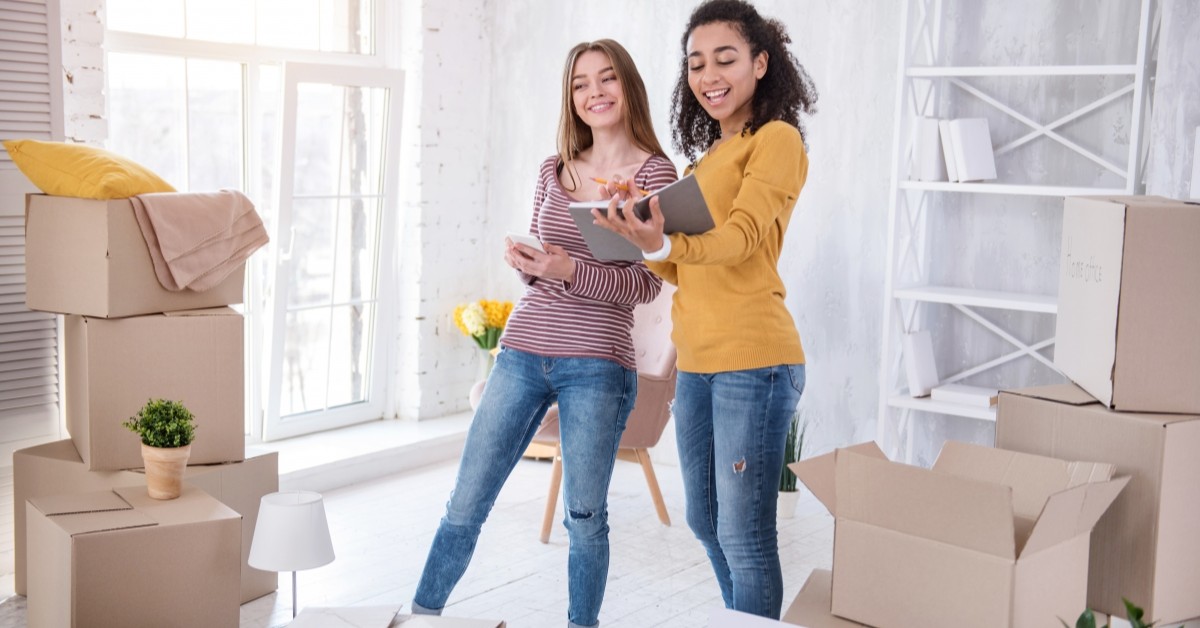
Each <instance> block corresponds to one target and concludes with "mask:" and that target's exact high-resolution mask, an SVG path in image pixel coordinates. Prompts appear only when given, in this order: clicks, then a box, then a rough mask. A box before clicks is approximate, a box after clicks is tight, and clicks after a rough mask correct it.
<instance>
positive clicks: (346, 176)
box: [340, 87, 388, 195]
mask: <svg viewBox="0 0 1200 628" xmlns="http://www.w3.org/2000/svg"><path fill="white" fill-rule="evenodd" d="M344 96H345V112H346V114H345V116H346V118H345V123H344V128H345V136H344V138H343V145H344V147H345V148H344V154H345V157H344V158H343V159H344V161H345V162H346V163H345V164H344V168H343V170H342V177H341V179H342V180H341V187H340V190H341V191H342V193H343V194H354V195H362V194H379V193H382V191H383V179H382V176H383V173H382V172H381V171H380V162H381V161H382V160H383V148H384V145H383V136H384V134H385V133H386V128H385V127H386V121H387V107H388V103H387V90H385V89H381V88H362V87H348V88H345V93H344Z"/></svg>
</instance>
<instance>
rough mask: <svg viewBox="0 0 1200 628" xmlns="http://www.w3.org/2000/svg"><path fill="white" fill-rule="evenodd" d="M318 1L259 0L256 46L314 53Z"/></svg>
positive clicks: (318, 41) (317, 37) (316, 46)
mask: <svg viewBox="0 0 1200 628" xmlns="http://www.w3.org/2000/svg"><path fill="white" fill-rule="evenodd" d="M320 18H321V12H320V4H319V0H259V2H258V45H260V46H275V47H279V48H299V49H301V50H318V49H319V47H320V45H321V38H320V32H321V29H320Z"/></svg>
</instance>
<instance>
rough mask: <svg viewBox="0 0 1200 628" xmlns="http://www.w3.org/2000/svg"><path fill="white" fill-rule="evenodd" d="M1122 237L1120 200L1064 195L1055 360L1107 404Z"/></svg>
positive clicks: (1111, 385) (1109, 388)
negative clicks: (1065, 196)
mask: <svg viewBox="0 0 1200 628" xmlns="http://www.w3.org/2000/svg"><path fill="white" fill-rule="evenodd" d="M1124 241H1125V205H1124V203H1123V202H1121V201H1115V202H1114V201H1112V200H1110V199H1104V198H1100V199H1095V198H1093V199H1088V198H1080V197H1067V198H1066V200H1065V201H1064V203H1063V222H1062V249H1061V250H1062V263H1061V264H1060V265H1059V273H1058V316H1057V317H1056V318H1055V344H1054V364H1055V366H1057V367H1058V368H1059V369H1060V370H1061V371H1062V372H1063V373H1065V374H1066V375H1067V377H1069V378H1071V381H1074V382H1075V383H1077V384H1079V385H1080V386H1081V387H1082V388H1083V389H1084V390H1087V391H1088V392H1089V393H1091V394H1092V395H1093V396H1094V397H1096V398H1098V399H1099V400H1100V401H1101V402H1102V403H1104V404H1105V405H1107V404H1108V403H1109V402H1110V401H1111V400H1112V391H1113V383H1112V371H1113V365H1114V361H1115V359H1116V354H1117V311H1118V303H1119V302H1120V297H1121V272H1122V271H1121V267H1122V259H1123V255H1124Z"/></svg>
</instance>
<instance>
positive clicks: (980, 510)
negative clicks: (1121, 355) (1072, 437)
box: [789, 441, 1128, 628]
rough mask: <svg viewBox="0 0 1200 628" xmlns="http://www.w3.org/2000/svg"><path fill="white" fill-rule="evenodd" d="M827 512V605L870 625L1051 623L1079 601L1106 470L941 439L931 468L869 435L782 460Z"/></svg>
mask: <svg viewBox="0 0 1200 628" xmlns="http://www.w3.org/2000/svg"><path fill="white" fill-rule="evenodd" d="M789 466H790V468H791V469H792V470H793V471H794V472H795V473H796V476H797V477H798V478H799V479H800V480H801V481H802V482H804V483H805V485H807V486H808V487H809V489H810V490H811V491H812V492H813V494H814V495H815V496H816V497H817V498H818V499H819V500H821V502H822V503H824V504H825V506H826V507H827V508H828V509H829V511H830V512H831V513H832V514H833V515H834V517H835V519H836V521H835V524H834V545H833V574H834V576H833V587H832V594H831V610H832V612H833V614H835V615H837V616H839V617H843V618H846V619H850V620H853V621H857V622H860V623H864V624H868V625H871V626H877V627H879V628H892V627H895V628H910V627H912V626H922V627H926V628H928V627H936V626H945V627H947V628H961V627H962V626H973V627H975V628H986V627H995V628H1010V627H1015V626H1054V625H1058V624H1057V622H1058V620H1059V618H1068V617H1071V618H1073V617H1077V616H1078V615H1079V613H1080V612H1081V611H1082V609H1083V608H1084V606H1085V604H1086V602H1087V570H1088V567H1087V563H1088V537H1089V533H1090V532H1091V529H1092V526H1093V525H1095V523H1096V520H1097V519H1099V518H1100V516H1101V515H1102V514H1104V511H1105V510H1106V509H1107V508H1108V506H1109V504H1111V503H1112V501H1113V500H1114V499H1115V498H1116V496H1117V494H1118V493H1120V491H1121V489H1122V488H1124V486H1125V484H1126V482H1128V478H1119V479H1115V480H1113V479H1110V478H1111V477H1112V473H1113V467H1112V465H1109V464H1102V463H1084V462H1065V461H1062V460H1056V459H1053V458H1044V457H1041V456H1034V455H1029V454H1020V453H1016V452H1011V451H1004V450H1000V449H991V448H987V447H980V446H977V445H969V444H965V443H958V442H953V441H951V442H947V443H946V445H945V446H944V447H943V448H942V452H941V454H940V455H939V456H938V459H937V461H936V462H935V463H934V465H933V469H932V470H930V469H921V468H918V467H912V466H908V465H904V464H899V463H895V462H890V461H888V460H887V458H886V457H885V456H884V455H883V452H881V451H880V450H879V448H878V447H877V446H876V445H875V444H874V443H864V444H861V445H856V446H854V447H849V448H846V449H839V450H837V451H835V452H833V453H830V454H826V455H824V456H819V457H815V458H810V459H807V460H802V461H800V462H797V463H793V464H792V465H789Z"/></svg>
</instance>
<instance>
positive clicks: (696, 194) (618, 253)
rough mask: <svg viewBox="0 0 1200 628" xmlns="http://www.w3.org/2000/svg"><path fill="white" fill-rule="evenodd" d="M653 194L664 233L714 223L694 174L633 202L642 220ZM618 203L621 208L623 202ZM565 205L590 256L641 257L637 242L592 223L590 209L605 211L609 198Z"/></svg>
mask: <svg viewBox="0 0 1200 628" xmlns="http://www.w3.org/2000/svg"><path fill="white" fill-rule="evenodd" d="M655 196H657V197H659V198H658V203H659V207H661V208H662V213H663V220H664V223H663V232H664V233H683V234H686V235H696V234H699V233H704V232H706V231H709V230H711V229H712V228H713V227H714V226H715V223H714V222H713V218H712V214H711V213H709V211H708V204H707V203H705V202H704V194H702V193H701V192H700V185H699V184H698V183H696V177H695V176H694V175H688V176H686V177H684V178H682V179H680V180H678V181H676V182H675V183H672V184H671V185H668V186H665V187H663V188H662V189H660V190H658V191H657V192H654V193H653V194H651V195H650V196H647V197H646V198H643V199H642V200H640V201H638V202H637V203H636V204H634V214H635V215H636V216H638V217H639V218H642V219H643V220H645V219H647V218H649V217H650V199H651V198H653V197H655ZM620 207H621V208H622V209H624V204H622V205H621V206H620ZM568 209H569V211H570V212H571V218H572V219H574V221H575V226H577V227H579V233H580V234H581V235H583V239H584V240H585V241H586V242H587V245H588V249H590V250H591V252H592V256H593V257H595V258H596V259H599V260H625V261H634V260H640V259H642V251H641V249H639V248H638V247H637V245H635V244H634V243H632V242H630V241H629V240H626V239H625V238H622V237H621V236H619V235H617V234H615V233H613V232H611V231H609V230H608V229H605V228H604V227H601V226H600V225H597V224H594V223H593V221H594V220H595V218H594V217H593V216H592V209H599V210H600V211H602V212H603V211H606V210H607V209H608V201H588V202H576V203H571V204H570V205H569V206H568Z"/></svg>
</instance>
